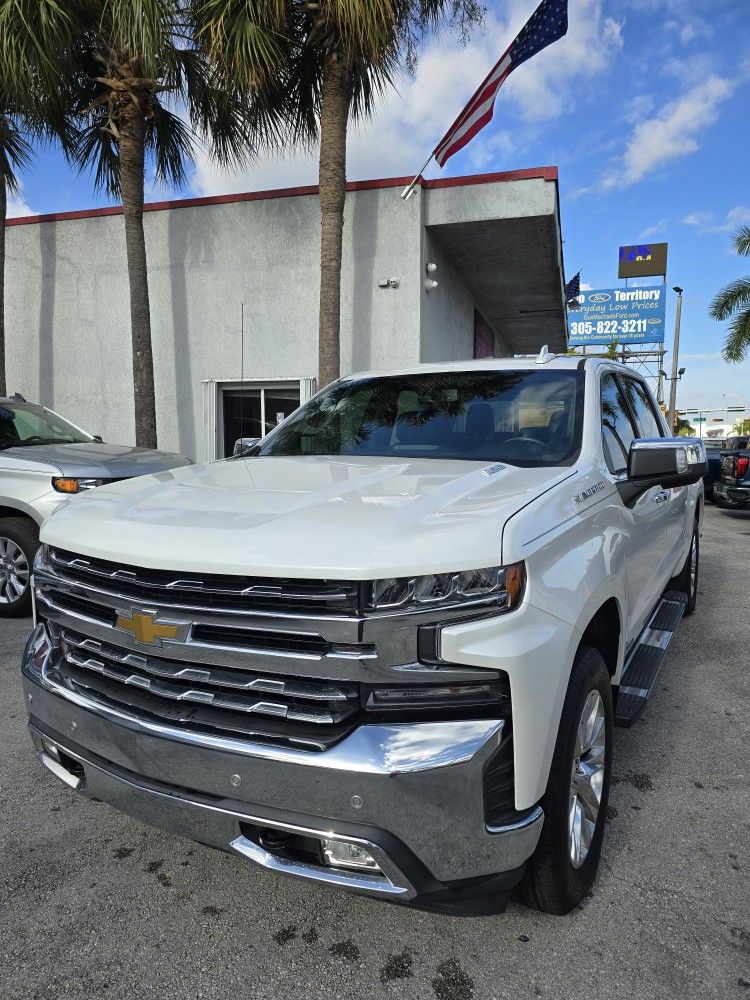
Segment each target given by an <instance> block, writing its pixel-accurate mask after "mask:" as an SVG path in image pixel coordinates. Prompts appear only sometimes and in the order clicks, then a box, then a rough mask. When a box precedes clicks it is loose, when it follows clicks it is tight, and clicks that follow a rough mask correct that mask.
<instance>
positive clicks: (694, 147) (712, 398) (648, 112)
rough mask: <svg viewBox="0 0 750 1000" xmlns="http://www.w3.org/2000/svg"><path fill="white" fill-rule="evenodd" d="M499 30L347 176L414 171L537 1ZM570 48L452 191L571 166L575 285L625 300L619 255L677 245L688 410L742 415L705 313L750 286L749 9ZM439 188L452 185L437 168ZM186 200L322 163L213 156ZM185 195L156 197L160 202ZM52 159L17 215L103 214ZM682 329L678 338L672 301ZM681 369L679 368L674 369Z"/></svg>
mask: <svg viewBox="0 0 750 1000" xmlns="http://www.w3.org/2000/svg"><path fill="white" fill-rule="evenodd" d="M485 5H486V7H487V11H488V14H487V20H486V24H485V28H484V30H483V31H482V32H481V33H480V34H477V35H476V36H475V37H474V38H473V39H472V40H471V42H470V43H469V44H468V45H467V46H466V47H461V46H460V45H459V44H457V41H456V40H455V39H443V40H439V39H438V40H431V41H429V42H428V43H427V44H426V46H425V48H424V51H423V53H422V59H421V61H420V64H419V66H418V68H417V72H416V75H415V76H414V77H413V78H404V79H402V80H401V81H400V82H399V85H398V88H397V90H396V91H394V92H393V93H391V94H390V95H389V96H388V97H387V98H386V99H385V101H384V102H383V106H382V107H381V108H380V109H379V111H378V114H377V115H376V117H375V119H374V121H372V122H371V123H370V124H369V125H368V126H367V127H366V128H361V129H358V130H357V131H356V132H355V133H354V134H353V135H352V137H351V140H350V148H349V169H348V173H349V177H350V179H353V180H356V179H364V178H369V177H383V176H394V175H396V176H398V175H405V174H408V173H410V172H411V173H413V172H415V171H416V170H417V169H418V168H419V166H420V165H421V164H422V162H423V161H424V158H425V156H426V154H427V153H428V152H429V149H430V148H431V147H432V146H433V145H434V143H435V142H436V141H437V140H438V139H439V138H440V136H441V135H442V133H443V132H444V131H445V129H446V128H447V127H448V126H449V125H450V123H451V121H452V120H453V118H454V117H455V114H456V113H457V112H458V111H459V110H460V108H461V106H462V105H463V103H464V102H465V101H466V99H467V98H468V97H469V96H470V94H471V93H472V91H473V90H474V88H475V87H476V86H477V84H478V83H479V82H480V80H481V78H482V76H483V75H484V73H485V72H486V71H487V70H488V69H489V67H490V66H491V65H492V63H493V62H494V61H495V60H496V59H497V57H498V56H499V55H500V52H501V51H502V50H503V49H504V48H505V47H506V46H507V44H508V43H509V42H510V41H511V40H512V38H513V37H514V35H515V34H516V33H517V31H518V30H519V29H520V28H521V26H522V25H523V23H524V22H525V21H526V19H527V18H528V16H529V15H530V14H531V12H532V11H533V9H534V7H535V5H536V2H535V0H502V2H500V0H495V2H492V0H485ZM569 9H570V18H569V20H570V28H569V32H568V35H567V36H566V38H565V39H563V40H562V41H560V42H557V43H555V44H554V45H553V46H551V47H550V48H548V49H547V50H545V51H544V52H542V53H540V54H539V55H538V56H536V57H534V58H533V59H532V60H530V61H529V62H527V63H526V64H524V65H523V66H521V67H520V68H519V69H518V70H517V72H516V73H514V74H513V75H512V76H511V77H510V79H509V80H508V82H507V84H506V85H505V87H504V88H503V90H502V91H501V93H500V95H499V97H498V101H497V104H496V107H495V117H494V120H493V122H492V123H491V124H490V125H489V126H488V127H487V128H486V129H485V130H484V131H483V132H482V133H481V135H480V136H479V137H478V138H477V139H476V140H474V142H473V143H472V144H471V145H470V146H468V147H467V148H466V149H465V150H463V151H462V152H461V153H459V154H458V155H456V156H455V157H453V159H452V160H450V161H449V163H448V165H447V167H446V170H445V172H444V173H445V175H448V176H452V175H460V174H467V173H476V172H482V171H493V170H512V169H517V168H521V167H529V166H540V165H546V164H557V165H558V166H559V170H560V197H561V207H562V220H563V236H564V240H565V247H564V250H565V261H566V268H567V271H568V274H569V275H572V274H573V273H575V271H577V270H579V269H580V270H581V280H582V281H583V282H584V283H586V284H587V285H590V286H591V287H594V288H598V287H607V286H611V285H614V284H617V277H616V275H617V248H618V246H619V245H620V244H623V243H625V244H627V243H633V242H636V241H643V240H649V239H651V240H659V241H667V242H668V243H669V275H668V280H669V285H670V286H671V285H673V284H678V285H681V286H682V287H683V288H684V289H685V300H684V307H683V324H682V338H681V364H684V366H685V367H686V368H687V374H686V376H685V378H684V379H683V381H682V383H681V384H680V386H679V397H678V406H680V407H683V408H686V407H689V406H722V405H723V404H724V403H727V404H729V405H737V404H745V405H747V406H748V407H749V409H748V414H750V359H749V360H748V361H746V362H745V363H743V364H742V365H732V366H729V365H726V364H724V363H723V362H722V361H721V359H720V354H719V352H720V349H721V343H722V339H723V330H722V328H721V326H720V325H719V324H716V323H714V322H713V321H712V320H711V319H709V317H708V313H707V310H708V304H709V302H710V300H711V297H712V296H713V294H714V293H715V291H716V290H717V289H718V288H719V287H720V286H721V285H722V284H724V283H726V282H727V281H729V280H731V279H732V278H734V277H737V276H739V275H741V274H743V273H747V272H748V270H750V262H748V260H747V259H744V260H742V259H741V258H738V257H737V256H736V255H733V254H732V253H731V251H730V237H731V233H732V231H733V229H734V228H736V226H737V225H739V224H741V223H743V222H744V223H750V127H749V124H750V0H702V2H698V0H570V3H569ZM427 176H435V177H437V176H441V171H440V170H439V168H437V166H436V165H435V164H433V165H432V166H431V168H429V169H428V171H427ZM190 177H191V179H190V183H189V185H188V186H187V187H186V188H185V189H184V190H183V191H181V192H179V193H177V195H178V196H179V195H185V196H188V195H191V194H219V193H226V192H233V191H243V190H261V189H264V188H271V187H283V186H286V185H292V184H299V183H313V182H314V181H315V177H316V164H315V161H314V158H312V157H310V156H305V155H290V156H287V157H286V158H284V159H283V160H262V161H260V162H258V163H257V164H255V165H254V166H253V167H252V168H250V169H248V170H245V171H243V172H240V173H238V174H234V175H227V174H222V173H221V172H219V171H217V170H216V169H215V167H214V166H213V164H211V162H210V160H209V159H208V157H207V156H206V155H205V154H204V153H202V152H199V153H198V156H197V160H196V166H195V169H194V170H193V171H192V172H191V175H190ZM175 194H176V193H175V192H171V191H164V190H156V189H155V188H153V186H152V187H151V197H152V198H154V199H157V198H163V197H174V196H175ZM106 203H107V200H106V198H104V197H103V196H101V195H97V194H96V193H95V192H94V191H93V190H92V185H91V179H90V177H87V176H84V177H77V176H75V174H74V173H72V172H71V170H70V169H69V168H68V167H67V165H66V164H65V162H64V160H63V158H62V157H61V156H60V154H59V153H58V152H56V151H55V150H40V152H39V156H38V160H37V163H36V165H35V167H34V168H33V169H31V170H30V171H29V172H28V173H27V174H26V175H25V177H24V189H23V193H22V198H21V201H20V203H18V204H16V205H15V213H16V214H27V212H28V211H32V212H34V213H41V212H55V211H66V210H70V209H77V208H86V207H90V206H94V205H101V204H106ZM673 298H674V296H673V295H672V293H671V292H670V306H669V310H668V314H667V328H668V330H671V325H672V316H673V312H672V300H673ZM667 361H668V363H669V359H667Z"/></svg>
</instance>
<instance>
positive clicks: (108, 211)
mask: <svg viewBox="0 0 750 1000" xmlns="http://www.w3.org/2000/svg"><path fill="white" fill-rule="evenodd" d="M534 178H536V179H541V180H545V181H556V180H557V167H531V168H529V169H526V170H507V171H505V172H503V173H495V174H471V175H469V176H467V177H441V178H439V179H438V180H433V181H429V180H422V181H420V184H421V186H422V187H423V188H426V189H427V190H431V189H432V188H452V187H468V186H470V185H473V184H499V183H502V182H503V181H520V180H531V179H534ZM411 179H412V178H411V177H386V178H383V179H380V180H371V181H350V182H349V183H348V184H347V185H346V190H347V191H374V190H378V189H380V188H399V187H406V185H407V184H409V183H410V181H411ZM317 193H318V187H317V185H313V184H311V185H308V186H307V187H291V188H276V189H274V190H271V191H246V192H244V193H243V194H219V195H209V196H206V197H203V198H176V199H174V200H172V201H152V202H149V203H148V204H146V205H144V206H143V210H144V212H163V211H165V210H166V209H171V208H201V207H202V206H205V205H233V204H236V203H238V202H243V201H267V200H269V199H272V198H300V197H304V196H305V195H311V194H317ZM106 215H122V206H120V205H111V206H109V207H108V208H86V209H82V210H80V211H77V212H52V213H50V214H49V215H24V216H19V217H18V218H14V219H8V220H7V221H6V223H5V224H6V226H31V225H35V224H36V223H39V222H68V221H70V220H73V219H95V218H98V217H100V216H106Z"/></svg>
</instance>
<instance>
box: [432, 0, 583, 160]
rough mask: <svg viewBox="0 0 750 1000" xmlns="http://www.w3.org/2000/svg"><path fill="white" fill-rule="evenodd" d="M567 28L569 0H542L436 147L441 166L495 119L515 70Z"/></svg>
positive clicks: (436, 155) (555, 39) (436, 157)
mask: <svg viewBox="0 0 750 1000" xmlns="http://www.w3.org/2000/svg"><path fill="white" fill-rule="evenodd" d="M567 30H568V0H542V2H541V3H540V4H539V6H538V7H537V9H536V10H535V11H534V13H533V14H532V15H531V17H530V18H529V20H528V21H527V22H526V24H525V25H524V26H523V28H522V29H521V31H520V32H519V34H518V37H517V38H516V39H515V41H513V42H512V43H511V45H510V47H509V48H508V49H506V51H505V52H504V53H503V54H502V55H501V56H500V59H499V60H498V61H497V63H496V64H495V65H494V66H493V68H492V69H491V70H490V72H489V73H488V75H487V77H486V78H485V79H484V81H483V82H482V84H481V85H480V87H479V89H478V90H477V92H476V93H475V94H474V96H473V97H472V98H471V100H470V101H469V103H468V104H467V105H466V107H465V108H464V110H463V111H462V112H461V114H460V115H459V116H458V118H457V119H456V120H455V122H454V123H453V125H451V127H450V129H449V130H448V132H447V133H446V134H445V135H444V136H443V138H442V139H441V140H440V142H439V143H438V144H437V146H436V147H435V150H434V156H435V159H436V160H437V162H438V163H439V164H440V166H441V167H442V166H444V165H445V163H446V161H447V160H448V159H449V158H450V157H451V156H453V154H454V153H457V152H458V151H459V149H463V147H464V146H465V145H466V144H467V143H468V142H471V140H472V139H473V138H474V136H475V135H476V134H477V132H480V131H481V130H482V129H483V128H484V126H485V125H486V124H487V122H489V121H490V120H491V119H492V113H493V111H494V108H495V98H496V97H497V92H498V91H499V90H500V87H501V86H502V85H503V82H504V81H505V80H506V79H507V77H509V76H510V74H511V73H512V72H513V70H514V69H515V68H516V67H517V66H520V65H521V63H524V62H526V60H527V59H530V58H531V57H532V56H533V55H536V53H537V52H541V50H542V49H544V48H546V47H547V46H548V45H551V44H552V42H556V41H557V39H558V38H562V37H563V35H565V34H566V32H567Z"/></svg>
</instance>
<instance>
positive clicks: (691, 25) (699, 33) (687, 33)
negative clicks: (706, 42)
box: [666, 15, 714, 45]
mask: <svg viewBox="0 0 750 1000" xmlns="http://www.w3.org/2000/svg"><path fill="white" fill-rule="evenodd" d="M666 27H667V29H668V30H669V31H673V32H674V33H675V34H676V35H677V37H678V38H679V40H680V41H681V42H682V44H683V45H689V44H690V42H694V41H695V40H696V38H711V37H713V33H714V29H713V28H712V27H711V25H710V24H709V23H708V22H707V21H704V20H703V18H702V17H698V16H697V15H696V16H695V17H692V18H688V19H683V20H674V21H667V23H666Z"/></svg>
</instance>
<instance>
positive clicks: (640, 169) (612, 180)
mask: <svg viewBox="0 0 750 1000" xmlns="http://www.w3.org/2000/svg"><path fill="white" fill-rule="evenodd" d="M734 86H735V84H734V81H732V80H729V79H727V78H726V77H721V76H716V75H711V76H709V77H707V78H706V79H704V80H702V81H701V82H700V83H698V84H696V85H695V86H694V87H691V88H690V89H689V90H688V91H686V92H685V93H684V94H682V95H681V96H680V97H678V98H676V100H673V101H670V102H669V103H668V104H666V105H665V106H664V108H663V109H662V111H660V112H659V113H658V114H657V115H655V116H654V117H653V118H647V119H645V120H643V121H640V122H638V123H637V124H636V125H635V127H634V129H633V131H632V133H631V136H630V138H629V139H628V142H627V145H626V147H625V152H624V154H623V158H622V169H619V170H617V171H616V172H615V171H612V172H611V173H609V174H607V175H605V177H604V178H603V179H602V184H601V186H602V187H603V188H604V189H605V190H611V189H612V188H618V187H628V186H630V185H631V184H635V183H636V182H637V181H640V180H642V179H643V178H644V177H645V176H647V175H648V174H650V173H653V172H654V171H655V170H658V169H659V168H660V167H663V166H665V165H666V164H668V163H669V162H670V161H672V160H675V159H678V158H679V157H681V156H686V155H688V154H689V153H694V152H695V151H696V150H697V149H698V145H699V144H698V139H697V136H699V135H700V134H701V133H702V132H703V131H704V129H706V128H707V127H708V126H709V125H712V124H713V123H714V121H715V120H716V118H717V116H718V114H719V107H720V105H721V104H722V102H724V101H726V100H727V99H728V98H729V97H730V96H731V94H732V92H733V90H734Z"/></svg>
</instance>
